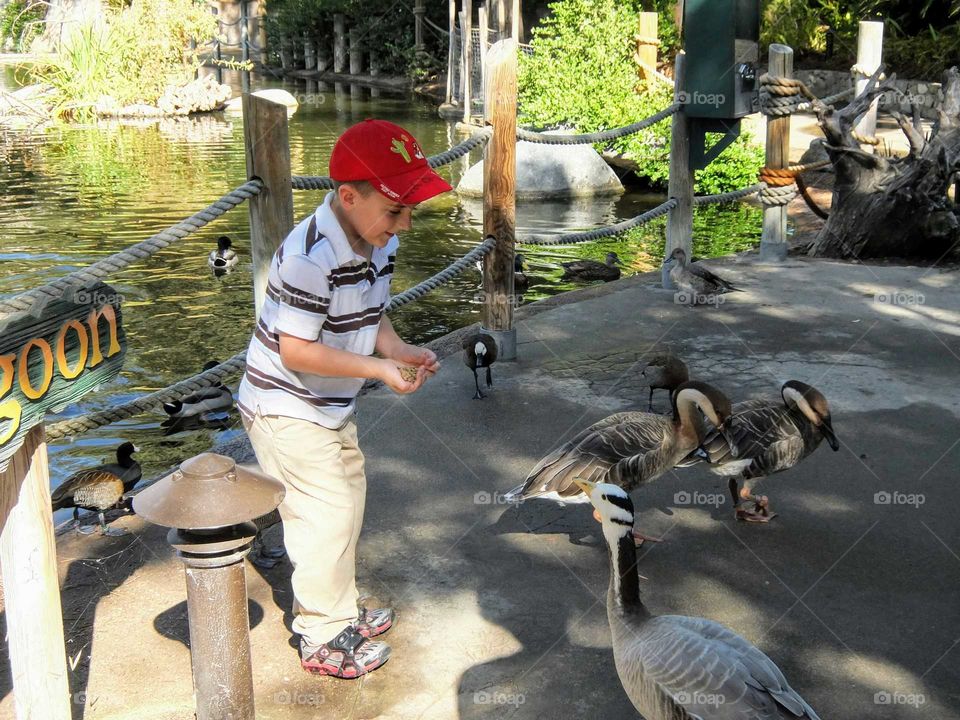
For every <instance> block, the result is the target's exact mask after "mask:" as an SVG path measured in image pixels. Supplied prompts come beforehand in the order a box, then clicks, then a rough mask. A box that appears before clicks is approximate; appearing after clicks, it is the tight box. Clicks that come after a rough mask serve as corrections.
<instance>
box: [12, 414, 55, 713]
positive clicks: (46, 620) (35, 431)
mask: <svg viewBox="0 0 960 720" xmlns="http://www.w3.org/2000/svg"><path fill="white" fill-rule="evenodd" d="M0 507H2V510H0V512H2V513H3V515H2V517H3V518H5V522H4V524H3V533H2V535H0V563H2V572H3V593H4V597H3V602H4V609H5V611H6V615H7V642H8V647H9V652H10V669H11V674H12V675H13V698H14V705H15V707H16V714H17V717H18V718H23V719H26V718H38V719H39V718H43V720H47V718H49V719H50V720H70V687H69V685H68V683H67V658H66V651H65V649H64V648H65V644H64V641H63V611H62V610H61V607H60V585H59V581H58V577H57V545H56V540H55V538H54V534H53V514H52V513H51V512H50V473H49V471H48V468H47V444H46V442H45V440H44V429H43V423H39V424H38V425H35V426H34V427H33V428H31V429H30V430H29V431H28V433H27V435H26V436H25V437H24V440H23V445H21V446H20V448H18V449H17V451H16V453H15V454H14V455H13V457H11V458H10V464H9V465H8V466H7V469H6V470H4V471H3V472H0ZM8 511H9V512H8Z"/></svg>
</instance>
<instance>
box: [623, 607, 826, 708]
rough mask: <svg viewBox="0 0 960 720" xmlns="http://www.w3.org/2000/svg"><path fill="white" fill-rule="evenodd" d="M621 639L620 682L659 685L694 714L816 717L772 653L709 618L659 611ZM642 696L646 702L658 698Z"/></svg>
mask: <svg viewBox="0 0 960 720" xmlns="http://www.w3.org/2000/svg"><path fill="white" fill-rule="evenodd" d="M623 640H624V642H625V643H626V645H627V647H626V648H624V650H625V655H621V656H620V657H618V658H617V668H618V671H622V670H626V671H627V673H628V674H629V675H630V677H623V675H621V679H622V680H623V683H624V687H626V688H629V687H631V686H633V687H636V688H640V687H644V688H645V689H649V688H651V687H652V686H653V687H657V688H659V689H660V690H661V691H663V692H665V693H666V694H668V695H670V696H672V698H673V699H674V700H675V701H676V702H677V703H679V704H682V705H683V706H684V707H685V709H686V710H687V711H688V712H689V713H690V714H691V715H692V716H693V717H699V718H711V720H734V719H736V720H784V719H786V718H792V719H793V720H798V719H801V718H805V719H808V720H819V717H818V716H817V714H816V712H815V711H814V710H813V708H811V707H810V706H809V705H808V704H807V703H806V702H805V701H804V699H803V698H802V697H800V695H798V694H797V692H796V691H795V690H793V688H791V687H790V685H789V683H788V682H787V680H786V678H785V677H784V676H783V673H782V672H781V671H780V668H778V667H777V666H776V664H775V663H774V662H773V661H772V660H771V659H770V658H768V657H767V656H766V655H765V654H763V653H762V652H761V651H760V650H759V649H757V648H756V647H754V646H753V645H752V644H750V643H749V642H747V641H746V640H745V639H744V638H742V637H740V636H739V635H737V634H736V633H735V632H733V631H732V630H729V629H728V628H725V627H724V626H723V625H720V624H719V623H716V622H713V621H712V620H706V619H704V618H693V617H684V616H679V615H663V616H660V617H656V618H653V619H651V620H650V621H648V622H647V623H645V624H644V625H643V626H642V627H641V628H640V629H639V630H636V631H635V632H627V633H625V634H624V635H623ZM615 647H616V645H615ZM629 692H630V691H629V690H628V694H629ZM645 695H647V702H649V701H650V700H656V698H651V697H650V694H649V693H645ZM631 699H634V698H633V697H632V696H631ZM637 700H640V701H641V703H643V702H644V699H641V698H638V699H637ZM637 700H635V702H637ZM664 717H666V716H664ZM670 717H673V716H670ZM676 717H684V716H683V715H677V716H676Z"/></svg>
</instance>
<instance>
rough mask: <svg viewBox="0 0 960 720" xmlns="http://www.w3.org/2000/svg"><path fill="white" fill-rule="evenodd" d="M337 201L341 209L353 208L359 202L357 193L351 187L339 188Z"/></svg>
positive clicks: (342, 186)
mask: <svg viewBox="0 0 960 720" xmlns="http://www.w3.org/2000/svg"><path fill="white" fill-rule="evenodd" d="M337 199H338V200H339V201H340V205H341V207H346V208H349V207H353V205H354V204H355V203H356V201H357V191H356V190H355V189H354V188H353V187H351V186H350V185H341V186H340V187H338V188H337Z"/></svg>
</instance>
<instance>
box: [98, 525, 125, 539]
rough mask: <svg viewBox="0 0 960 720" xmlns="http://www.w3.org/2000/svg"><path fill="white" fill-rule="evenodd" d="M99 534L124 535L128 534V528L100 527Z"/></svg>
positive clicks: (108, 535)
mask: <svg viewBox="0 0 960 720" xmlns="http://www.w3.org/2000/svg"><path fill="white" fill-rule="evenodd" d="M100 534H101V535H106V536H107V537H123V536H124V535H129V534H130V531H129V530H124V529H123V528H116V527H106V526H105V527H102V528H100Z"/></svg>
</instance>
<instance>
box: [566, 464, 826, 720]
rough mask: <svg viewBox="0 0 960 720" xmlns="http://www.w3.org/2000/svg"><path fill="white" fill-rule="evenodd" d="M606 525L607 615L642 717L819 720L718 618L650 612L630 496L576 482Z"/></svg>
mask: <svg viewBox="0 0 960 720" xmlns="http://www.w3.org/2000/svg"><path fill="white" fill-rule="evenodd" d="M576 483H577V485H578V486H579V488H580V489H581V490H582V491H583V492H584V493H585V494H586V495H587V496H588V497H589V498H590V502H591V503H593V506H594V508H595V509H596V511H597V513H598V514H599V517H600V521H601V523H602V525H603V536H604V539H605V540H606V543H607V547H608V549H609V557H610V584H609V586H608V589H607V621H608V622H609V624H610V634H611V639H612V641H613V642H612V644H613V660H614V664H615V665H616V668H617V675H618V676H619V677H620V682H621V683H622V684H623V689H624V690H625V691H626V693H627V697H629V698H630V701H631V702H632V703H633V705H634V707H635V708H636V709H637V710H638V711H639V713H640V714H641V715H642V716H643V717H644V718H646V720H683V719H685V718H686V719H688V720H693V719H694V718H700V720H732V719H733V718H756V719H757V720H760V718H768V719H769V720H788V719H789V720H819V716H818V715H817V713H816V712H815V711H814V710H813V708H812V707H810V705H809V704H807V702H806V701H805V700H804V699H803V698H802V697H801V696H800V695H799V694H798V693H797V692H796V691H795V690H794V689H793V688H792V687H790V684H789V683H788V682H787V679H786V678H785V677H784V675H783V673H782V672H781V671H780V668H778V667H777V665H776V663H774V662H773V660H771V659H770V658H769V657H767V656H766V655H765V654H764V653H763V652H761V651H760V650H759V649H758V648H757V647H755V646H754V645H752V644H751V643H750V642H749V641H747V640H745V639H744V638H742V637H741V636H739V635H737V634H736V633H735V632H733V631H732V630H730V629H729V628H726V627H724V626H723V625H721V624H720V623H717V622H714V621H713V620H707V619H706V618H699V617H686V616H683V615H660V616H657V615H654V614H653V613H651V612H650V610H648V609H647V607H646V606H645V605H644V604H643V600H642V598H641V596H640V583H639V576H638V572H637V550H636V547H635V546H634V543H633V542H632V538H631V536H630V528H631V527H633V521H634V508H633V502H632V501H631V499H630V495H629V494H628V493H627V492H626V491H624V490H623V489H622V488H620V487H617V486H616V485H612V484H609V483H601V484H595V483H593V482H590V481H589V480H585V479H580V478H578V479H577V480H576Z"/></svg>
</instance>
